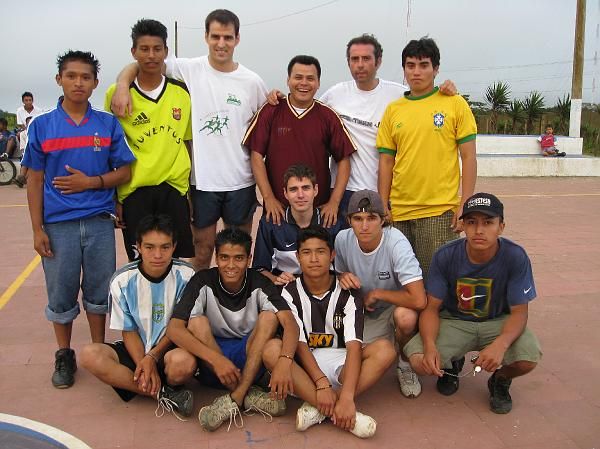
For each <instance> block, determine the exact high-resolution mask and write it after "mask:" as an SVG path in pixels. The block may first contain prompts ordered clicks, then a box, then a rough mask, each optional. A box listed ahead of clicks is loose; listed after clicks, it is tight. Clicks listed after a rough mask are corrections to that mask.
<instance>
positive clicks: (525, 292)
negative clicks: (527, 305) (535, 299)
mask: <svg viewBox="0 0 600 449" xmlns="http://www.w3.org/2000/svg"><path fill="white" fill-rule="evenodd" d="M530 290H531V287H529V288H528V289H527V290H525V289H523V294H524V295H526V294H527V293H529V291H530Z"/></svg>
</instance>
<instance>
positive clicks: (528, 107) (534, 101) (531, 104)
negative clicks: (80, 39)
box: [523, 90, 544, 133]
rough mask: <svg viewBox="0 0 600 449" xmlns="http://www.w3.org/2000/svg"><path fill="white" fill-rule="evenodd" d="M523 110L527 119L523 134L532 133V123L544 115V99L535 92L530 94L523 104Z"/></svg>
mask: <svg viewBox="0 0 600 449" xmlns="http://www.w3.org/2000/svg"><path fill="white" fill-rule="evenodd" d="M523 109H524V111H525V117H527V121H526V122H525V133H530V132H532V131H533V122H535V121H536V120H538V119H540V118H542V114H543V113H544V97H542V94H541V93H539V92H537V91H535V90H534V91H533V92H531V93H530V94H529V96H528V97H527V98H525V101H524V102H523Z"/></svg>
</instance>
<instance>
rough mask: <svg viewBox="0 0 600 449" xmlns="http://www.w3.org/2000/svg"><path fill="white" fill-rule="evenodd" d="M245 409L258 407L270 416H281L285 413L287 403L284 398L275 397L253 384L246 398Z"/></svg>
mask: <svg viewBox="0 0 600 449" xmlns="http://www.w3.org/2000/svg"><path fill="white" fill-rule="evenodd" d="M244 409H245V411H252V410H255V409H256V410H259V411H261V412H264V413H267V414H268V415H270V416H281V415H284V414H285V410H286V405H285V401H284V400H283V399H273V398H271V395H270V394H269V393H266V392H264V391H262V390H261V389H260V388H259V387H257V386H255V385H253V386H251V387H250V389H249V390H248V393H246V397H245V398H244Z"/></svg>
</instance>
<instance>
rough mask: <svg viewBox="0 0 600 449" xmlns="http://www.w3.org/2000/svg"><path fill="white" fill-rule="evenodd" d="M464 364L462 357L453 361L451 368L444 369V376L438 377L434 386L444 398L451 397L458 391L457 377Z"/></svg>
mask: <svg viewBox="0 0 600 449" xmlns="http://www.w3.org/2000/svg"><path fill="white" fill-rule="evenodd" d="M464 364H465V358H464V357H462V358H460V359H458V360H454V361H453V362H452V368H450V369H444V371H445V372H444V375H443V376H442V377H438V380H437V383H436V384H435V386H436V387H437V391H439V392H440V393H441V394H443V395H444V396H451V395H453V394H454V393H456V392H457V391H458V384H459V379H458V377H456V376H458V375H459V374H460V372H461V371H462V369H463V366H464ZM446 372H448V373H450V374H454V375H453V376H451V375H450V374H446Z"/></svg>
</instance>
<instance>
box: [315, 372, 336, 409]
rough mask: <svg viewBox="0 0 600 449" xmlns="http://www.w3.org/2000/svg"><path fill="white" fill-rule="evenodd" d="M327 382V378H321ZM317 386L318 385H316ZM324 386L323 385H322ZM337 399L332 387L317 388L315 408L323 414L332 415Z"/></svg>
mask: <svg viewBox="0 0 600 449" xmlns="http://www.w3.org/2000/svg"><path fill="white" fill-rule="evenodd" d="M323 380H325V381H327V382H329V381H328V380H327V379H323ZM317 386H318V385H317ZM323 386H325V385H323ZM336 401H337V394H336V393H335V391H334V390H333V388H325V389H323V390H317V409H319V411H320V412H321V413H322V414H323V415H325V416H332V415H333V410H334V407H335V403H336Z"/></svg>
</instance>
